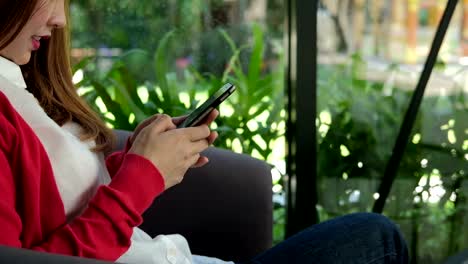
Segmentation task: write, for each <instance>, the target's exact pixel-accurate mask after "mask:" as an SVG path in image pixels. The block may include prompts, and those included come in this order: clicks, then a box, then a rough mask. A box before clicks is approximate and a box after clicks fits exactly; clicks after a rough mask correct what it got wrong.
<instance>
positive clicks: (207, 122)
mask: <svg viewBox="0 0 468 264" xmlns="http://www.w3.org/2000/svg"><path fill="white" fill-rule="evenodd" d="M218 115H219V111H218V110H216V109H214V110H213V111H211V112H210V114H209V115H208V116H207V117H206V118H205V120H204V121H203V122H202V124H204V125H207V126H208V127H210V125H211V123H213V121H214V120H215V119H216V118H217V117H218ZM158 116H160V115H159V114H157V115H154V116H152V117H150V118H148V119H146V120H145V121H143V122H141V123H140V124H139V125H138V126H137V128H136V129H135V131H133V135H132V137H131V138H130V144H133V142H134V141H135V138H136V137H137V136H138V134H139V133H140V131H141V130H142V129H143V128H145V127H146V126H148V125H149V124H151V123H152V122H153V121H154V120H155V119H156V118H158ZM186 118H187V115H185V116H179V117H174V118H172V122H173V123H174V125H176V126H177V125H178V124H180V123H182V122H183V121H184V120H185V119H186ZM217 137H218V133H216V132H212V134H210V136H209V138H208V143H209V144H210V145H211V144H213V142H214V141H215V140H216V138H217Z"/></svg>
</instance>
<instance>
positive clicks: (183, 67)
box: [71, 0, 286, 240]
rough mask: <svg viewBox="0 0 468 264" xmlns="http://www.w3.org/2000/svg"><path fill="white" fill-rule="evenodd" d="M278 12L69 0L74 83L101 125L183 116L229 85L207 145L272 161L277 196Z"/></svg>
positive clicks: (228, 3)
mask: <svg viewBox="0 0 468 264" xmlns="http://www.w3.org/2000/svg"><path fill="white" fill-rule="evenodd" d="M285 10H286V3H285V2H284V1H279V0H255V1H250V0H211V1H205V0H183V1H182V0H170V1H148V0H139V1H134V0H120V1H102V0H99V1H96V0H81V1H73V2H72V5H71V15H72V17H71V21H72V29H73V31H72V46H73V54H72V55H73V61H74V62H75V67H76V73H75V75H74V81H75V82H76V83H77V84H78V86H79V87H80V90H79V92H80V93H81V94H82V95H83V97H84V98H85V99H86V100H87V101H88V102H90V103H91V104H92V105H94V106H95V108H96V110H97V111H99V112H101V113H102V115H103V117H104V118H105V119H106V121H107V122H108V124H109V125H110V126H112V127H115V128H120V129H127V130H132V129H134V127H135V126H136V125H137V124H138V123H139V122H140V121H141V120H143V119H144V118H146V117H148V116H150V115H153V114H155V113H162V112H163V113H167V114H169V115H172V116H177V115H182V114H186V113H188V112H189V111H190V110H191V109H194V108H195V107H196V106H197V105H199V104H201V102H202V101H204V100H205V99H206V98H208V95H209V94H211V93H212V92H213V91H215V90H217V89H218V88H220V87H221V86H222V84H224V83H225V82H231V83H233V84H235V85H236V86H237V91H236V92H235V93H234V94H233V96H231V97H229V98H228V100H227V101H226V102H224V103H223V104H222V105H221V106H220V112H221V116H220V117H219V118H218V120H217V127H216V126H215V127H216V128H217V129H218V131H219V138H218V140H217V141H216V142H215V145H216V146H217V147H223V148H228V149H232V150H234V151H237V152H242V153H246V154H250V155H252V156H254V157H257V158H260V159H263V160H266V161H268V162H269V163H271V164H273V165H274V169H273V170H272V174H273V180H274V183H275V187H274V191H275V193H276V194H281V193H282V187H281V180H282V175H284V173H285V165H284V156H285V150H284V149H285V148H284V145H285V144H284V132H285V131H284V130H285V123H284V118H285V113H284V104H285V103H284V95H283V90H284V87H283V86H284V68H285V67H284V57H285V56H284V54H285V48H284V47H283V39H284V36H283V35H284V19H285ZM275 197H276V198H278V199H276V200H277V201H278V210H277V211H276V212H275V216H276V217H277V219H278V225H276V228H275V234H276V236H275V237H276V238H277V239H278V240H279V239H281V237H282V231H283V229H282V221H283V219H284V211H283V199H282V197H281V196H275Z"/></svg>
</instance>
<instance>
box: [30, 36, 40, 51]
mask: <svg viewBox="0 0 468 264" xmlns="http://www.w3.org/2000/svg"><path fill="white" fill-rule="evenodd" d="M32 45H33V50H38V49H39V48H40V47H41V39H40V38H39V39H37V38H35V37H33V38H32Z"/></svg>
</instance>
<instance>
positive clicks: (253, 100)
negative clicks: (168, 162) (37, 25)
mask: <svg viewBox="0 0 468 264" xmlns="http://www.w3.org/2000/svg"><path fill="white" fill-rule="evenodd" d="M244 2H245V3H246V5H245V6H246V7H248V6H249V4H251V1H244ZM229 8H231V9H232V7H229V6H226V4H225V2H224V1H221V0H219V1H202V0H190V1H146V0H141V1H130V0H121V1H97V0H79V1H74V2H73V3H72V9H71V11H72V28H73V38H72V40H73V47H74V58H75V62H76V64H75V77H76V83H77V85H78V86H79V87H80V89H79V92H80V93H81V94H82V96H83V97H84V98H85V99H86V100H87V101H88V102H90V103H91V105H92V106H94V107H95V109H96V111H98V112H100V113H101V114H102V116H103V118H104V119H105V120H106V121H107V122H108V124H109V125H111V126H113V127H115V128H121V129H127V130H132V129H133V128H134V127H135V126H136V125H137V124H138V122H140V121H141V120H143V119H144V118H145V117H147V116H149V115H152V114H154V113H158V112H164V113H167V114H170V115H181V114H185V113H187V112H188V111H189V110H190V109H193V108H195V107H196V106H197V105H198V104H199V103H200V102H201V101H203V100H204V99H205V98H207V97H208V94H210V92H212V91H214V90H215V89H217V88H218V87H220V86H221V84H222V83H224V82H226V81H229V82H232V83H234V84H236V86H237V87H238V92H236V94H235V96H233V97H232V98H230V99H229V100H228V101H227V102H226V103H225V104H223V108H222V109H221V110H222V111H221V117H220V118H219V120H218V121H217V126H216V129H217V130H219V131H220V138H219V140H218V141H217V146H219V147H223V148H228V149H232V150H234V151H239V152H244V153H247V154H251V155H253V156H255V157H258V158H260V159H263V160H266V161H267V162H269V163H270V164H272V174H273V181H274V183H275V189H274V191H275V196H274V197H273V199H274V201H275V212H274V220H275V227H274V234H275V235H274V236H275V241H276V242H279V241H281V240H282V239H283V235H284V229H283V228H284V222H285V218H284V203H285V201H284V190H283V188H282V181H283V180H284V179H285V177H286V175H284V155H285V152H284V144H285V142H284V132H285V129H286V128H285V122H284V121H285V118H286V114H285V111H284V105H285V103H286V102H285V96H284V74H283V72H284V69H285V66H286V65H285V58H284V45H283V44H282V43H283V42H282V41H283V40H282V38H283V33H284V30H283V27H282V24H283V20H284V12H282V11H281V10H282V8H283V9H284V8H285V7H284V3H282V1H268V5H267V10H266V11H267V12H266V14H267V16H266V18H265V19H264V20H263V21H257V23H252V21H250V22H249V21H247V22H244V21H241V20H240V19H239V18H241V15H240V13H242V11H238V12H237V13H235V12H234V14H232V12H231V13H229V12H227V11H225V10H227V9H229ZM90 29H92V30H90ZM442 66H443V65H442ZM367 67H371V66H369V65H368V64H367V59H366V58H364V57H362V56H361V55H360V54H359V53H356V54H354V55H352V56H349V57H347V59H346V60H345V61H343V62H339V63H322V64H321V65H319V71H318V93H319V101H318V106H317V113H318V116H319V118H318V119H317V129H318V134H317V142H318V146H319V147H318V157H319V160H318V172H317V173H318V176H319V177H318V178H319V191H320V193H319V199H320V201H319V205H320V206H319V212H320V216H321V220H326V219H329V218H332V217H335V216H339V215H343V214H347V213H351V212H355V211H369V210H370V208H371V207H372V204H373V201H374V200H375V195H376V194H375V190H376V189H377V185H378V183H379V179H380V177H381V175H382V172H383V169H384V167H385V165H386V162H387V160H388V158H389V156H390V155H391V150H392V147H393V142H394V140H395V138H396V135H397V133H398V131H399V126H400V124H401V120H402V117H403V113H404V111H405V110H406V107H407V105H408V102H409V99H410V96H411V88H412V87H404V86H401V85H400V84H396V83H394V82H393V81H392V76H394V74H395V73H398V72H399V71H401V69H400V67H399V65H395V64H389V66H388V68H387V69H385V72H386V73H385V74H386V75H387V76H388V79H387V80H384V81H375V80H374V81H372V80H369V78H367V77H366V75H365V74H363V69H364V71H365V69H366V68H367ZM446 72H447V71H446V69H444V67H441V68H439V69H438V70H437V73H438V74H441V75H443V74H445V73H446ZM464 75H466V74H465V71H464V69H463V68H462V69H460V72H459V73H458V76H464ZM449 77H450V78H451V77H453V78H455V76H449ZM457 85H459V86H460V87H458V88H456V89H455V91H457V92H456V93H451V94H449V95H443V94H442V95H438V96H437V95H436V96H427V97H426V98H425V99H424V101H423V105H422V109H421V111H420V114H419V116H418V120H417V123H416V126H415V128H414V131H413V135H412V140H411V143H410V144H409V146H408V147H407V151H406V153H405V157H404V160H403V162H402V164H401V167H400V170H399V177H398V179H397V181H396V182H395V185H394V188H393V190H392V193H391V195H390V197H389V199H388V201H387V206H386V211H385V214H386V215H388V216H389V217H391V218H392V219H393V220H395V221H397V223H398V224H400V226H401V227H402V230H403V232H404V234H405V237H406V238H407V240H408V243H409V245H410V250H411V254H412V255H413V256H417V258H416V259H417V261H419V262H420V263H439V262H440V261H441V260H443V259H445V258H446V257H447V256H450V255H452V254H454V253H456V252H458V251H459V250H460V249H462V248H465V247H466V246H467V245H468V237H467V236H460V235H459V234H462V233H463V230H464V229H465V227H467V225H468V214H467V213H466V212H467V203H466V194H467V193H468V185H467V183H466V177H467V172H468V164H467V159H468V157H467V155H468V154H467V150H468V140H467V138H468V136H467V135H468V129H467V127H468V125H467V122H468V121H467V120H468V103H467V102H466V93H465V92H464V91H463V86H462V84H460V83H458V84H457Z"/></svg>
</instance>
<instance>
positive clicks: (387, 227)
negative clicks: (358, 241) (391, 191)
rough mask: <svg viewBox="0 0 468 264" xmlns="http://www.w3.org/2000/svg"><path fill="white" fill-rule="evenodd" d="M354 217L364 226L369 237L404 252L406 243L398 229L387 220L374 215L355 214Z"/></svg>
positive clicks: (379, 215) (381, 216)
mask: <svg viewBox="0 0 468 264" xmlns="http://www.w3.org/2000/svg"><path fill="white" fill-rule="evenodd" d="M354 217H356V218H358V219H360V220H361V221H362V224H363V225H365V226H366V229H367V230H368V232H369V237H374V238H377V239H381V240H382V241H386V242H387V243H389V244H392V245H393V247H395V249H396V250H397V251H398V250H402V251H406V242H405V239H404V237H403V235H402V233H401V231H400V228H399V227H398V226H397V225H396V224H395V223H394V222H392V221H391V220H390V219H389V218H387V217H385V216H383V215H381V214H375V213H357V214H354Z"/></svg>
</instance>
